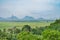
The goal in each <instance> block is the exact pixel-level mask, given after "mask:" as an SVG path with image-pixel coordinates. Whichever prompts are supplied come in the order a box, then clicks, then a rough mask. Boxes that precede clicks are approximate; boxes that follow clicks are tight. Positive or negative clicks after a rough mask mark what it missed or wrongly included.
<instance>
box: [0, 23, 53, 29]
mask: <svg viewBox="0 0 60 40" xmlns="http://www.w3.org/2000/svg"><path fill="white" fill-rule="evenodd" d="M50 23H52V22H0V29H4V28H6V29H8V28H12V27H14V26H16V27H17V28H22V27H23V26H24V25H30V26H31V27H32V28H35V27H44V26H48V25H50Z"/></svg>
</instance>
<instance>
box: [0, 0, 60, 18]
mask: <svg viewBox="0 0 60 40" xmlns="http://www.w3.org/2000/svg"><path fill="white" fill-rule="evenodd" d="M12 14H13V15H14V16H17V17H18V18H23V17H25V16H31V17H34V18H48V19H53V18H54V19H55V18H60V0H29V1H28V0H0V17H4V18H7V17H10V16H11V15H12Z"/></svg>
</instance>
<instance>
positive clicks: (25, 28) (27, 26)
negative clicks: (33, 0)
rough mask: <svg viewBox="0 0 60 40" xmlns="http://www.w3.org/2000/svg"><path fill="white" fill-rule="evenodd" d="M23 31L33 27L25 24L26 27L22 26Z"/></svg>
mask: <svg viewBox="0 0 60 40" xmlns="http://www.w3.org/2000/svg"><path fill="white" fill-rule="evenodd" d="M22 31H28V32H30V31H31V27H30V26H29V25H24V27H23V28H22Z"/></svg>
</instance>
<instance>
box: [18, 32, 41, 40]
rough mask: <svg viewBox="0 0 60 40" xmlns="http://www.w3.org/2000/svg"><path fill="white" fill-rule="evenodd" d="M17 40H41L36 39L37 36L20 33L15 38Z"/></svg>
mask: <svg viewBox="0 0 60 40" xmlns="http://www.w3.org/2000/svg"><path fill="white" fill-rule="evenodd" d="M17 39H18V40H41V39H40V38H38V36H36V35H34V34H32V33H29V32H21V33H19V34H18V36H17Z"/></svg>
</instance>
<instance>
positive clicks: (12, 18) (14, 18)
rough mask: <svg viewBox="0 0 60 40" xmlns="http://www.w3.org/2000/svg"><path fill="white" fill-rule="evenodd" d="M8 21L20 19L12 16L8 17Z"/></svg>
mask: <svg viewBox="0 0 60 40" xmlns="http://www.w3.org/2000/svg"><path fill="white" fill-rule="evenodd" d="M6 20H18V17H16V16H11V17H8V18H7V19H6Z"/></svg>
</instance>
